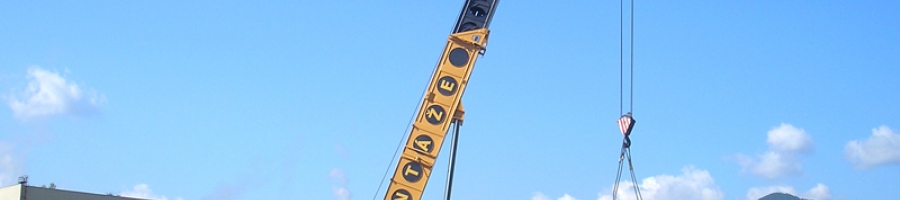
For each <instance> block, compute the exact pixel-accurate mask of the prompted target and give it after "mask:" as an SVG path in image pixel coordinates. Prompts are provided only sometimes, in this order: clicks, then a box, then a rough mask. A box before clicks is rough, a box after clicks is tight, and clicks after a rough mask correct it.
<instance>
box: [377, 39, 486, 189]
mask: <svg viewBox="0 0 900 200" xmlns="http://www.w3.org/2000/svg"><path fill="white" fill-rule="evenodd" d="M489 32H490V31H489V30H488V29H477V30H472V31H467V32H461V33H455V34H451V35H450V38H449V40H448V41H447V46H446V47H445V48H444V52H443V54H442V55H441V60H440V61H439V64H438V66H437V70H435V73H434V74H433V75H432V77H431V81H430V83H429V85H428V92H427V93H426V95H425V98H424V99H423V100H422V107H420V108H419V111H418V114H417V116H416V120H415V122H413V128H412V130H410V134H409V138H407V140H406V146H405V147H404V149H403V153H402V154H401V156H400V159H399V161H398V163H397V168H396V170H395V171H394V176H393V178H391V184H390V185H388V190H387V194H386V195H385V197H384V199H385V200H419V198H420V197H421V196H422V193H423V191H424V190H425V185H426V183H427V182H428V178H429V176H430V175H431V169H432V168H433V167H434V163H435V161H436V160H437V156H438V153H439V152H440V149H441V144H443V141H444V138H445V135H446V133H447V131H448V130H449V128H450V122H452V121H453V119H454V118H456V119H459V120H461V119H462V113H461V111H462V104H461V99H462V95H463V92H464V91H465V88H466V85H467V83H468V82H469V76H470V75H471V74H472V69H473V67H474V66H475V60H476V59H477V58H478V56H479V55H481V54H483V52H484V50H485V45H486V44H487V37H488V34H489ZM463 52H464V54H463ZM451 54H452V55H451ZM463 55H464V56H463ZM464 57H465V58H464Z"/></svg>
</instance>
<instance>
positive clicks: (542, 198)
mask: <svg viewBox="0 0 900 200" xmlns="http://www.w3.org/2000/svg"><path fill="white" fill-rule="evenodd" d="M531 200H550V197H547V195H544V194H542V193H540V192H538V193H534V196H531ZM556 200H577V199H575V197H572V196H569V194H563V196H562V197H559V198H557V199H556Z"/></svg>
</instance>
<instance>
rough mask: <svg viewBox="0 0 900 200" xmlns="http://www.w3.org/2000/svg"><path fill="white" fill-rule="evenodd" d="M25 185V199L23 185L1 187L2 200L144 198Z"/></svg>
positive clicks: (123, 199)
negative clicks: (22, 196)
mask: <svg viewBox="0 0 900 200" xmlns="http://www.w3.org/2000/svg"><path fill="white" fill-rule="evenodd" d="M24 187H25V199H20V198H21V192H22V185H21V184H18V185H12V186H7V187H3V188H0V200H144V199H138V198H130V197H121V196H115V195H104V194H92V193H86V192H78V191H70V190H61V189H50V188H43V187H33V186H24Z"/></svg>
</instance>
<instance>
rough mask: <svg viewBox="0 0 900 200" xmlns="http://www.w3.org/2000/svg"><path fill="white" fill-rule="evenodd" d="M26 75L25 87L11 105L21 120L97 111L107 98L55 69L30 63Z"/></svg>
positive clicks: (12, 99) (15, 96)
mask: <svg viewBox="0 0 900 200" xmlns="http://www.w3.org/2000/svg"><path fill="white" fill-rule="evenodd" d="M27 78H28V79H29V81H28V87H27V88H26V89H25V91H23V92H21V93H20V94H19V95H11V98H10V99H9V107H10V108H11V109H12V111H13V113H14V115H15V116H16V117H17V118H19V119H22V120H26V119H31V118H39V117H46V116H52V115H60V114H69V115H83V114H87V113H91V112H94V111H95V110H96V109H97V108H98V106H99V105H100V104H102V103H103V102H104V101H105V97H104V96H103V95H97V94H96V93H95V92H93V91H83V90H82V89H81V88H79V87H78V85H77V84H75V83H71V82H69V81H67V80H66V79H65V78H63V77H61V76H60V75H59V74H58V73H56V72H55V71H47V70H44V69H41V68H40V67H31V68H29V69H28V76H27Z"/></svg>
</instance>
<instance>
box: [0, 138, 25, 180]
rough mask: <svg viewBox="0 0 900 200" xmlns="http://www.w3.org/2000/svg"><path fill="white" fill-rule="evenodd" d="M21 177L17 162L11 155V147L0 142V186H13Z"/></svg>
mask: <svg viewBox="0 0 900 200" xmlns="http://www.w3.org/2000/svg"><path fill="white" fill-rule="evenodd" d="M21 175H23V174H21V171H20V167H19V160H17V159H15V158H14V157H13V155H12V145H9V144H6V143H4V142H0V186H6V185H12V184H15V183H16V182H17V181H18V177H19V176H21Z"/></svg>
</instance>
